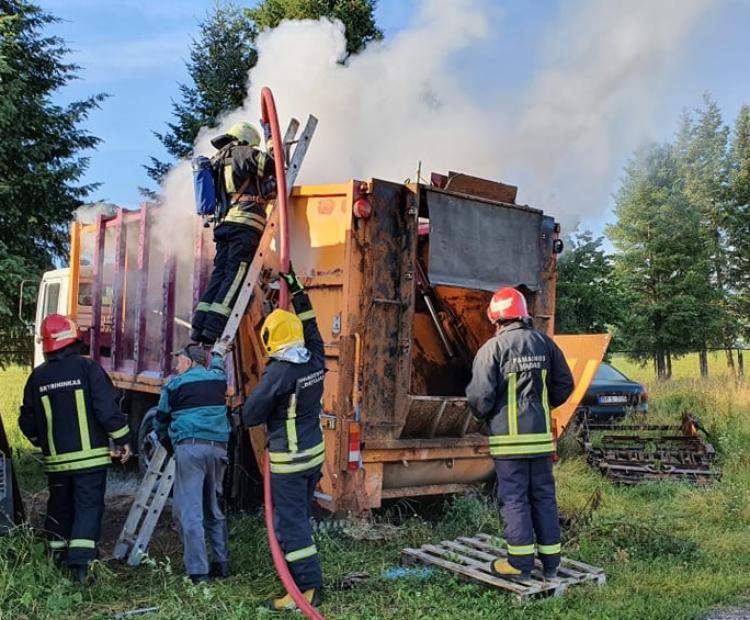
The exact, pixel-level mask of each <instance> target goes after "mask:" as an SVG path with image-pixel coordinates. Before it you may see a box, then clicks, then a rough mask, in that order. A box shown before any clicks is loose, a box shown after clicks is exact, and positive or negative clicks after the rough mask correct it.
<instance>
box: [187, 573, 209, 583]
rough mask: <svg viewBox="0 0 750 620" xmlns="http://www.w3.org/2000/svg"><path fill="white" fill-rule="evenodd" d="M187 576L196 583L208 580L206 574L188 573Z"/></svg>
mask: <svg viewBox="0 0 750 620" xmlns="http://www.w3.org/2000/svg"><path fill="white" fill-rule="evenodd" d="M188 577H189V578H190V581H192V582H193V583H194V584H196V585H197V584H199V583H205V582H206V581H208V575H188Z"/></svg>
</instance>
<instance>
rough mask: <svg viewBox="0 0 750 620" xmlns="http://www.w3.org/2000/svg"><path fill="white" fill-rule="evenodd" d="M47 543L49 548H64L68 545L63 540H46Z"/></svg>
mask: <svg viewBox="0 0 750 620" xmlns="http://www.w3.org/2000/svg"><path fill="white" fill-rule="evenodd" d="M47 544H48V545H49V548H50V549H65V547H67V546H68V543H66V542H65V541H64V540H48V541H47Z"/></svg>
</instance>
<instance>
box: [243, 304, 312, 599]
mask: <svg viewBox="0 0 750 620" xmlns="http://www.w3.org/2000/svg"><path fill="white" fill-rule="evenodd" d="M292 303H293V305H294V310H295V312H296V313H297V316H298V317H299V318H300V320H301V321H302V325H303V328H304V335H305V347H306V348H307V349H308V350H309V351H310V359H309V361H307V362H305V363H303V364H294V363H291V362H286V361H280V360H274V359H271V360H270V362H269V364H268V365H267V366H266V369H265V371H264V372H263V376H262V377H261V379H260V381H259V383H258V385H257V387H256V388H255V390H253V393H252V394H251V395H250V398H248V400H247V401H246V402H245V407H244V410H243V416H242V417H243V421H244V423H245V425H246V426H256V425H258V424H263V423H265V424H266V427H267V431H268V444H269V451H270V457H271V489H272V493H273V503H274V520H275V528H276V533H277V535H278V538H279V543H280V544H281V548H282V549H283V550H284V554H285V557H286V561H287V563H288V564H289V569H290V571H291V573H292V575H293V576H294V581H295V582H296V583H297V586H298V587H299V589H300V590H302V591H305V590H309V589H311V588H319V587H320V586H321V585H322V584H323V575H322V571H321V568H320V558H319V557H318V551H317V548H316V547H315V544H314V542H313V538H312V527H311V526H310V517H311V510H312V500H313V493H314V492H315V486H316V485H317V483H318V480H319V479H320V469H321V465H322V463H323V461H324V460H325V444H324V443H323V432H322V430H321V428H320V413H321V401H322V398H323V379H324V374H325V351H324V348H323V339H322V338H321V336H320V331H319V330H318V326H317V323H316V321H315V314H314V312H313V310H312V306H311V305H310V300H309V298H308V296H307V295H306V294H304V293H299V294H297V295H295V296H294V297H293V298H292Z"/></svg>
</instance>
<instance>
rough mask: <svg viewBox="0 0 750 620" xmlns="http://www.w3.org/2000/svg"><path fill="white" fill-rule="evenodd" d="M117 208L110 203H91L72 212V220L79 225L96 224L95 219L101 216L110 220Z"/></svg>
mask: <svg viewBox="0 0 750 620" xmlns="http://www.w3.org/2000/svg"><path fill="white" fill-rule="evenodd" d="M117 209H119V207H118V206H117V205H116V204H113V203H111V202H91V203H88V204H84V205H81V206H80V207H78V208H77V209H75V210H74V211H73V219H74V220H75V221H76V222H78V223H79V224H96V218H97V217H98V216H100V215H103V216H104V217H105V218H111V217H114V216H115V215H117Z"/></svg>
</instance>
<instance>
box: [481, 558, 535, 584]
mask: <svg viewBox="0 0 750 620" xmlns="http://www.w3.org/2000/svg"><path fill="white" fill-rule="evenodd" d="M490 571H491V572H492V574H493V575H496V576H497V577H508V578H510V579H529V578H530V577H531V573H524V572H523V571H521V570H518V569H517V568H516V567H515V566H513V565H512V564H511V563H510V562H508V560H506V559H504V558H502V559H497V560H494V561H493V562H491V563H490Z"/></svg>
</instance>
